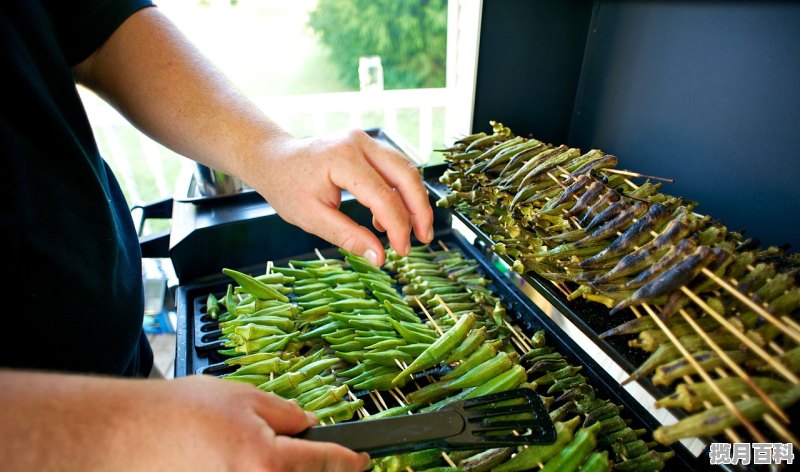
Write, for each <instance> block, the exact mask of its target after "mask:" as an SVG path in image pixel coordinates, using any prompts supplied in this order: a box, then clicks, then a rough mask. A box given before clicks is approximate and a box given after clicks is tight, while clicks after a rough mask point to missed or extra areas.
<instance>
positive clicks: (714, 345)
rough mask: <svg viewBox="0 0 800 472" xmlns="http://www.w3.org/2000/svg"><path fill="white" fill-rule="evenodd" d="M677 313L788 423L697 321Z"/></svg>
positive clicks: (681, 312)
mask: <svg viewBox="0 0 800 472" xmlns="http://www.w3.org/2000/svg"><path fill="white" fill-rule="evenodd" d="M679 313H680V314H681V316H683V319H684V320H686V322H687V323H688V324H689V326H691V327H692V329H693V330H694V331H695V332H696V333H697V334H698V335H699V336H700V337H701V338H703V341H705V342H706V344H708V345H709V347H711V349H712V350H713V351H714V352H716V353H717V355H718V356H719V357H720V359H722V360H723V361H724V362H725V364H726V365H727V366H728V367H730V369H731V370H732V371H733V372H734V373H736V375H738V376H739V377H740V378H741V379H742V380H744V381H745V383H746V384H747V385H748V386H749V387H750V388H751V389H753V391H754V392H755V393H756V395H758V396H759V398H761V400H762V401H763V402H764V404H766V405H767V406H768V407H769V409H770V410H772V411H774V412H775V414H777V415H778V416H779V417H780V419H781V420H782V421H783V422H784V423H789V417H788V416H786V413H785V412H784V411H783V410H782V409H781V407H779V406H778V405H777V404H776V403H775V402H774V401H773V400H772V398H770V397H769V395H767V394H766V392H764V390H762V389H761V387H759V386H758V385H756V383H755V382H753V379H752V378H751V377H750V375H749V374H748V373H747V372H745V371H744V370H743V369H742V368H741V367H739V365H738V364H737V363H736V362H734V361H733V359H731V358H730V356H729V355H728V353H726V352H725V351H724V350H723V349H722V348H721V347H719V344H717V343H716V342H714V340H712V339H711V337H710V336H709V335H708V333H706V332H705V330H704V329H703V328H701V327H700V326H699V325H698V324H697V322H696V321H695V320H694V319H693V318H692V316H691V315H690V314H689V313H688V312H687V311H686V310H684V309H681V310H680V311H679ZM726 321H727V320H726Z"/></svg>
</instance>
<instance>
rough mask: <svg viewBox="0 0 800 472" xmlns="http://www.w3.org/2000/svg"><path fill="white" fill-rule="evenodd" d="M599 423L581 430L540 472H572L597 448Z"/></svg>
mask: <svg viewBox="0 0 800 472" xmlns="http://www.w3.org/2000/svg"><path fill="white" fill-rule="evenodd" d="M599 431H600V423H595V424H593V425H592V426H589V427H588V428H581V429H579V430H578V432H577V433H576V434H575V437H573V438H572V441H570V443H569V444H567V446H566V447H564V449H562V450H561V452H559V453H558V455H556V456H555V457H553V458H551V459H550V460H548V461H547V462H546V463H545V465H544V467H542V472H572V471H575V470H578V467H580V465H581V464H582V463H583V461H584V460H586V457H587V456H588V455H589V454H590V453H591V452H592V450H593V449H594V448H595V446H597V433H598V432H599Z"/></svg>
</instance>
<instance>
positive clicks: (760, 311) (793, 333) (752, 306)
mask: <svg viewBox="0 0 800 472" xmlns="http://www.w3.org/2000/svg"><path fill="white" fill-rule="evenodd" d="M703 274H704V275H706V276H707V277H708V278H710V279H711V280H713V281H714V282H716V283H717V284H718V285H719V286H720V287H722V288H724V289H725V290H727V291H728V292H729V293H730V294H731V295H733V296H734V297H736V298H738V299H739V301H741V302H742V303H744V304H745V305H747V306H748V307H749V308H750V309H751V310H753V311H755V312H756V313H758V314H759V315H760V316H762V317H763V318H764V319H765V320H767V321H769V322H770V323H772V324H773V325H775V327H776V328H778V329H780V330H781V331H783V333H784V334H786V335H787V336H790V337H791V338H792V339H794V340H795V341H796V342H798V343H800V332H797V331H795V330H794V329H792V328H790V327H787V326H785V325H784V324H783V323H781V322H780V320H778V319H777V318H775V316H773V315H772V314H771V313H770V312H768V311H767V310H765V309H764V307H762V306H761V305H759V304H758V303H756V302H755V301H754V300H752V299H751V298H749V297H747V296H745V295H744V294H743V293H742V292H740V291H739V290H737V289H736V287H734V286H732V285H731V284H729V283H728V282H727V281H725V280H724V279H723V278H721V277H720V276H718V275H717V274H715V273H714V272H712V271H710V270H708V269H706V268H703ZM795 383H797V382H795Z"/></svg>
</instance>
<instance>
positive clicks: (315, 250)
mask: <svg viewBox="0 0 800 472" xmlns="http://www.w3.org/2000/svg"><path fill="white" fill-rule="evenodd" d="M314 253H315V254H316V255H317V257H319V260H321V261H324V260H325V257H324V256H323V255H322V253H321V252H319V249H317V248H314Z"/></svg>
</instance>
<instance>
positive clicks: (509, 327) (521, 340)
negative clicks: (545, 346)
mask: <svg viewBox="0 0 800 472" xmlns="http://www.w3.org/2000/svg"><path fill="white" fill-rule="evenodd" d="M503 323H505V325H506V326H508V329H510V330H511V333H512V334H513V335H514V338H513V339H516V340H517V341H519V343H520V344H521V345H522V347H523V348H524V349H525V352H528V351H530V350H531V348H530V346H528V343H526V342H525V340H524V339H522V336H520V335H519V333H518V332H517V330H516V328H514V326H513V325H511V323H509V322H508V321H507V320H503ZM525 352H523V354H524V353H525Z"/></svg>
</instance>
